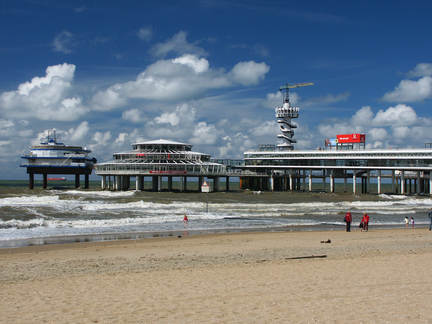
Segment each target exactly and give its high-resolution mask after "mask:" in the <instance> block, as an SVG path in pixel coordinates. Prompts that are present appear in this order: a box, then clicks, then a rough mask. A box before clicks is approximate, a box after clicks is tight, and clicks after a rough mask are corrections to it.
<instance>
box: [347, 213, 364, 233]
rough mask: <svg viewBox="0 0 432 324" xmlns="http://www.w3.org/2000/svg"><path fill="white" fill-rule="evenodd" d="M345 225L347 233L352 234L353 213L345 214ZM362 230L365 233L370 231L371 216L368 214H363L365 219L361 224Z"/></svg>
mask: <svg viewBox="0 0 432 324" xmlns="http://www.w3.org/2000/svg"><path fill="white" fill-rule="evenodd" d="M344 221H345V224H346V231H347V232H351V222H352V215H351V212H347V213H346V214H345V218H344ZM360 228H361V230H362V232H363V231H366V232H367V231H368V230H369V215H368V214H367V213H363V217H362V219H361V222H360Z"/></svg>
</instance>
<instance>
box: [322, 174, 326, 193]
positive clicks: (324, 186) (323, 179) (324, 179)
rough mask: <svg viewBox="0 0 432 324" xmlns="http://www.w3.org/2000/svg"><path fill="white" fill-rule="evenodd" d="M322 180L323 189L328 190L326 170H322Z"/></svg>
mask: <svg viewBox="0 0 432 324" xmlns="http://www.w3.org/2000/svg"><path fill="white" fill-rule="evenodd" d="M322 182H323V191H326V190H327V188H326V174H325V170H324V169H323V170H322Z"/></svg>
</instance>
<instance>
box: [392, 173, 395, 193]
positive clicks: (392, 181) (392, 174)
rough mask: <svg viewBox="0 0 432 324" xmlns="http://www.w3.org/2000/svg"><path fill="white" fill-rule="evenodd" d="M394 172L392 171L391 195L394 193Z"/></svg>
mask: <svg viewBox="0 0 432 324" xmlns="http://www.w3.org/2000/svg"><path fill="white" fill-rule="evenodd" d="M395 192H396V190H395V170H392V193H395Z"/></svg>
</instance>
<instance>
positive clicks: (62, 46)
mask: <svg viewBox="0 0 432 324" xmlns="http://www.w3.org/2000/svg"><path fill="white" fill-rule="evenodd" d="M52 46H53V50H54V51H55V52H61V53H64V54H70V53H72V48H73V47H74V46H75V41H74V35H73V34H72V33H71V32H68V31H67V30H64V31H62V32H60V33H59V34H57V35H56V36H55V37H54V40H53V43H52Z"/></svg>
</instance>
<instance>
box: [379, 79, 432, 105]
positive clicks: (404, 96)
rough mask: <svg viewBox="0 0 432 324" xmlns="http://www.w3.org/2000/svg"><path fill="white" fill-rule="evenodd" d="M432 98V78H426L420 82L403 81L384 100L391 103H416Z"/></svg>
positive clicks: (419, 80)
mask: <svg viewBox="0 0 432 324" xmlns="http://www.w3.org/2000/svg"><path fill="white" fill-rule="evenodd" d="M431 97H432V77H430V76H424V77H422V78H420V79H418V80H402V81H401V82H400V83H399V85H398V86H397V87H396V88H395V89H394V90H393V91H390V92H387V93H386V94H384V97H383V100H384V101H389V102H416V101H422V100H425V99H428V98H431Z"/></svg>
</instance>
